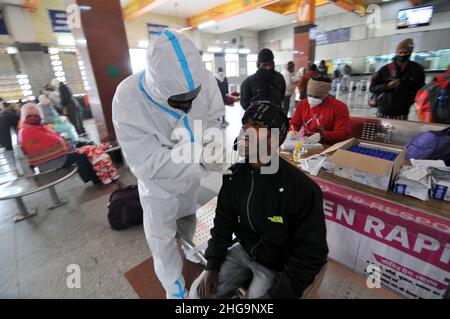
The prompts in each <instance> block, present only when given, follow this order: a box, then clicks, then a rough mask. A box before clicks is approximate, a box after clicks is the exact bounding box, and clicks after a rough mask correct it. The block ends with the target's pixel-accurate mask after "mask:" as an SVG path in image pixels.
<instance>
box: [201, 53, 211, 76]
mask: <svg viewBox="0 0 450 319" xmlns="http://www.w3.org/2000/svg"><path fill="white" fill-rule="evenodd" d="M202 59H203V64H204V65H205V69H207V70H208V71H209V72H212V73H214V54H211V53H203V55H202Z"/></svg>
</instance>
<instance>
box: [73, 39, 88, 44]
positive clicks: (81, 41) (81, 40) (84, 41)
mask: <svg viewBox="0 0 450 319" xmlns="http://www.w3.org/2000/svg"><path fill="white" fill-rule="evenodd" d="M75 42H76V43H77V44H81V45H85V44H86V43H87V41H86V39H78V40H76V41H75Z"/></svg>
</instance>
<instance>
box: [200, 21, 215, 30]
mask: <svg viewBox="0 0 450 319" xmlns="http://www.w3.org/2000/svg"><path fill="white" fill-rule="evenodd" d="M214 24H216V21H215V20H209V21H207V22H204V23H200V24H199V25H198V28H199V29H204V28H207V27H210V26H212V25H214Z"/></svg>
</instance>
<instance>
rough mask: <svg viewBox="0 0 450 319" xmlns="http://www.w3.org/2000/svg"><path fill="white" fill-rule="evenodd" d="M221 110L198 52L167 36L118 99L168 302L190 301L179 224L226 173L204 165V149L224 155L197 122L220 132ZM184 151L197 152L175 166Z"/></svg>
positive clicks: (152, 47) (118, 122) (122, 139)
mask: <svg viewBox="0 0 450 319" xmlns="http://www.w3.org/2000/svg"><path fill="white" fill-rule="evenodd" d="M224 109H225V106H224V104H223V100H222V96H221V94H220V91H219V88H218V86H217V82H216V80H215V79H214V77H213V75H212V74H211V73H210V72H208V71H206V70H205V69H204V67H203V62H202V58H201V56H200V54H199V52H198V50H197V48H196V47H195V45H194V44H193V43H192V41H191V40H189V39H188V38H187V37H186V36H184V35H182V34H180V33H176V32H171V31H169V30H167V31H163V32H162V33H160V34H158V35H156V36H154V37H153V38H152V39H151V40H150V43H149V48H148V51H147V67H146V69H145V71H143V72H141V73H137V74H134V75H132V76H130V77H129V78H127V79H125V80H124V81H123V82H122V83H121V84H120V85H119V86H118V88H117V91H116V94H115V96H114V101H113V122H114V128H115V131H116V135H117V139H118V141H119V144H120V145H121V147H122V150H123V152H124V155H125V159H126V161H127V163H128V165H129V166H130V168H131V171H132V172H133V174H134V175H135V176H136V178H137V179H138V187H139V195H140V201H141V204H142V207H143V211H144V230H145V235H146V238H147V241H148V244H149V246H150V250H151V252H152V255H153V261H154V266H155V272H156V275H157V276H158V278H159V280H160V281H161V283H162V285H163V287H164V289H165V290H166V296H167V298H175V299H177V298H184V297H187V291H186V289H185V287H184V279H183V276H182V274H181V270H182V266H183V263H182V258H181V256H180V253H179V250H178V246H177V243H176V239H175V235H176V226H177V225H176V220H177V218H180V217H184V216H187V215H191V214H194V213H195V209H196V202H197V193H198V189H199V186H200V178H201V177H203V176H206V175H207V172H208V171H224V170H225V168H226V164H224V163H223V161H222V162H220V161H217V160H210V159H207V156H205V151H204V150H205V149H208V150H209V151H212V152H213V153H217V154H218V153H221V152H222V153H223V152H224V147H223V146H222V144H221V143H219V142H214V141H213V142H210V143H209V144H208V146H207V147H204V144H205V141H203V140H202V137H201V136H196V132H198V130H196V129H195V128H194V127H193V126H194V120H196V123H198V122H197V120H201V121H202V127H203V130H205V129H206V128H208V127H211V126H215V127H219V126H220V123H219V122H218V121H217V120H216V119H219V118H221V117H222V116H223V115H224ZM180 128H181V129H184V130H186V132H187V134H188V136H189V140H188V141H185V140H183V139H181V140H183V141H181V140H180V139H179V138H177V137H176V136H174V135H175V134H174V130H175V129H180ZM186 143H190V146H189V147H192V148H193V149H196V150H197V151H194V152H193V154H194V156H195V157H196V158H194V159H193V161H190V162H186V163H178V162H176V161H174V160H173V159H172V157H171V154H172V152H173V151H174V150H177V149H179V148H182V147H183V146H186Z"/></svg>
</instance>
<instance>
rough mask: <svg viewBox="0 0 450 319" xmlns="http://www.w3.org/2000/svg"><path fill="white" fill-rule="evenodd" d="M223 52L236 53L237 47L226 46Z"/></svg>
mask: <svg viewBox="0 0 450 319" xmlns="http://www.w3.org/2000/svg"><path fill="white" fill-rule="evenodd" d="M225 53H232V54H234V53H238V49H236V48H227V49H225Z"/></svg>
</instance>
